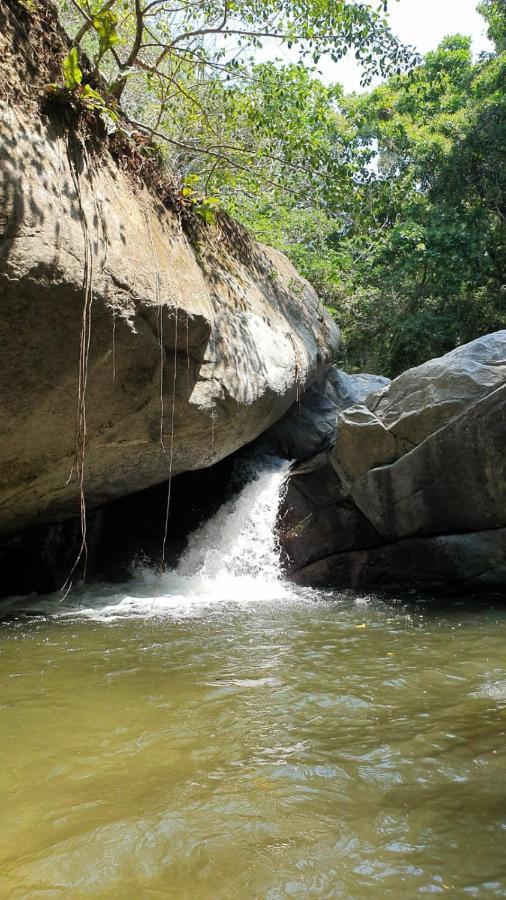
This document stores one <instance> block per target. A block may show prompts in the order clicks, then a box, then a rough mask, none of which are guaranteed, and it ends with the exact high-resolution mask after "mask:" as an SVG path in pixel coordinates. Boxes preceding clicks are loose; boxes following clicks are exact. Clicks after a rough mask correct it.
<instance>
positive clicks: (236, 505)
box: [16, 455, 293, 618]
mask: <svg viewBox="0 0 506 900" xmlns="http://www.w3.org/2000/svg"><path fill="white" fill-rule="evenodd" d="M289 467H290V462H289V461H286V460H281V459H278V458H277V457H273V456H265V455H264V456H250V457H245V458H244V459H243V460H241V461H240V462H239V464H238V468H237V470H236V473H235V479H236V483H238V484H239V485H240V488H239V489H238V490H237V491H236V493H235V494H234V496H233V497H232V498H231V499H229V500H227V501H226V502H225V503H224V504H223V505H222V506H221V507H220V509H219V510H218V511H217V512H216V513H215V515H214V516H213V517H212V518H211V519H209V521H207V522H205V523H204V524H203V525H202V526H201V527H200V528H198V529H197V530H196V531H195V532H194V533H193V534H192V535H191V536H190V538H189V541H188V546H187V548H186V550H185V552H184V553H183V556H182V557H181V559H180V561H179V564H178V566H177V568H176V569H174V570H167V571H166V572H164V573H163V574H160V573H159V572H157V571H155V570H153V569H152V568H151V567H149V566H138V567H136V569H135V572H134V578H133V579H132V581H130V582H128V583H127V584H125V585H123V586H122V589H121V590H119V589H118V586H117V585H115V586H107V587H106V586H104V585H100V586H90V587H87V588H86V590H85V591H84V593H83V591H82V590H79V589H78V588H77V589H76V590H75V591H74V592H73V594H71V595H70V596H69V597H68V598H66V599H65V601H64V602H63V603H62V602H61V597H59V596H57V595H54V596H51V597H49V598H45V599H44V600H42V599H41V598H37V599H34V602H33V605H32V604H31V603H30V604H29V605H27V604H26V601H24V602H23V604H22V610H23V611H24V612H25V611H33V612H37V613H46V614H51V613H53V614H59V615H75V614H77V615H80V616H91V617H94V618H104V617H106V618H111V617H114V616H121V615H138V616H149V615H163V614H164V613H170V611H172V612H175V613H181V614H191V613H193V612H197V611H198V610H201V609H202V608H203V607H207V606H211V605H215V604H220V603H223V602H224V601H225V602H233V603H238V604H240V603H248V602H251V601H255V602H261V601H262V600H280V599H284V598H290V597H292V596H293V594H292V590H291V588H290V587H289V586H288V585H287V584H286V583H285V582H284V581H283V578H282V575H281V571H280V563H279V553H278V547H277V543H276V535H275V522H276V516H277V512H278V507H279V501H280V497H281V492H282V490H283V486H284V484H285V482H286V476H287V473H288V469H289ZM16 607H17V609H19V608H20V607H19V605H18V604H16Z"/></svg>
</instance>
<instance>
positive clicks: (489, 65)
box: [59, 0, 506, 375]
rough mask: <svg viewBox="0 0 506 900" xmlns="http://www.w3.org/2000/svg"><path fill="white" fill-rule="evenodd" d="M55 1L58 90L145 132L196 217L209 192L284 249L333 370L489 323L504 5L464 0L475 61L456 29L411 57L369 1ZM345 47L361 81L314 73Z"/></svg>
mask: <svg viewBox="0 0 506 900" xmlns="http://www.w3.org/2000/svg"><path fill="white" fill-rule="evenodd" d="M59 5H60V7H61V11H62V16H63V21H64V24H65V26H66V28H67V31H68V33H69V34H70V36H71V38H72V40H73V49H72V51H71V52H70V54H69V56H68V57H67V59H66V60H65V63H64V72H63V77H64V80H65V84H66V86H67V88H68V89H71V90H72V89H74V88H78V89H79V91H81V93H83V99H84V101H85V102H86V103H88V104H89V105H90V106H91V107H95V108H96V109H97V111H98V112H100V114H102V115H103V116H104V118H106V119H107V120H108V127H110V128H113V129H114V128H116V127H126V128H129V129H136V130H138V131H140V132H141V133H143V134H146V135H148V136H149V139H150V141H151V142H152V143H153V144H154V145H155V146H156V147H157V151H158V152H159V153H160V155H161V156H162V158H163V163H164V165H166V166H167V167H168V169H170V170H171V171H173V172H175V173H176V174H177V175H178V176H179V178H180V183H181V190H182V192H183V193H184V194H185V195H186V196H187V197H189V198H190V199H191V198H192V197H195V198H198V200H199V204H200V209H201V212H202V214H203V215H204V217H205V218H207V219H208V221H209V222H210V223H212V217H213V209H214V208H215V207H216V206H217V205H221V206H223V207H224V208H226V209H227V210H228V211H230V212H231V213H232V214H233V215H234V216H235V217H236V218H238V219H239V220H240V221H242V222H243V223H244V224H245V225H246V226H247V227H248V228H249V229H250V231H251V232H252V233H253V234H254V235H255V236H256V237H257V238H258V239H260V240H262V241H264V242H266V243H270V244H272V245H274V246H276V247H278V248H280V249H281V250H283V251H285V252H286V253H287V254H288V255H289V256H290V257H291V258H292V260H293V261H294V263H295V265H296V266H297V267H298V269H299V271H300V272H301V273H302V274H303V275H305V276H306V277H307V278H308V279H309V280H310V281H311V282H312V283H313V284H314V286H315V288H316V289H317V291H318V292H319V294H320V296H321V297H322V299H323V301H324V302H325V304H326V305H327V306H328V307H329V308H330V309H331V310H332V312H333V314H334V315H335V317H336V319H337V321H338V322H339V324H340V325H341V327H342V329H343V336H344V339H345V341H344V350H343V358H342V360H341V362H342V363H343V364H344V365H345V366H346V367H347V368H348V369H350V370H355V371H356V370H362V371H365V370H367V371H372V372H381V373H384V374H387V375H395V374H397V373H398V372H400V371H402V370H403V369H405V368H407V367H408V366H412V365H416V364H418V363H420V362H422V361H423V360H425V359H428V358H430V357H432V356H437V355H439V354H441V353H444V352H446V351H447V350H450V349H452V348H453V347H455V346H456V345H458V344H460V343H464V342H466V341H468V340H471V339H473V338H474V337H477V336H478V335H480V334H483V333H486V332H489V331H492V330H495V329H497V328H500V327H504V326H505V324H506V312H505V295H506V287H505V259H506V200H505V195H506V194H505V188H506V168H505V153H506V4H504V2H503V0H483V2H482V3H481V4H480V7H479V8H480V11H481V14H482V15H483V16H484V18H485V20H486V23H487V27H488V34H489V37H490V39H491V41H492V44H493V50H492V51H491V52H489V53H485V54H482V55H481V56H480V58H479V59H473V55H472V52H471V44H470V39H469V38H467V37H465V36H462V35H459V34H454V35H451V36H448V37H447V38H445V39H444V40H443V41H442V42H441V44H440V45H439V47H438V48H437V49H436V50H435V51H433V52H431V53H429V54H427V56H426V57H425V58H424V59H420V58H419V57H418V56H417V54H416V53H415V51H414V50H413V48H410V47H404V46H402V45H401V44H400V42H399V41H398V40H397V39H396V38H395V36H394V35H393V34H392V33H391V31H390V29H389V26H388V18H387V12H388V2H387V0H385V2H383V0H382V2H368V3H366V2H353V0H205V2H203V0H106V2H105V3H104V2H102V0H59ZM280 46H283V47H286V48H288V49H289V50H290V53H291V57H293V62H290V63H288V64H287V63H286V62H284V63H282V62H280V61H277V60H276V55H277V51H278V48H279V47H280ZM350 48H351V50H352V51H353V52H354V53H355V55H356V58H357V60H358V61H359V62H360V64H361V66H362V71H363V84H364V86H365V87H366V86H367V85H368V84H369V83H370V81H371V78H372V76H373V75H378V74H380V75H381V76H382V77H383V81H382V83H381V85H380V86H379V87H375V88H374V89H369V90H366V91H364V92H363V93H357V94H352V95H345V94H344V92H343V90H342V88H341V87H340V85H338V84H334V85H328V84H325V83H324V82H323V81H322V79H321V77H320V76H319V72H318V65H319V62H320V61H321V59H322V58H323V57H324V56H329V57H330V58H331V59H333V60H337V59H339V58H341V57H342V56H343V55H344V54H345V53H346V52H348V51H349V50H350ZM266 56H267V57H272V59H269V61H267V62H265V61H259V59H265V58H266ZM85 58H86V60H87V65H88V73H90V72H91V75H90V74H88V75H87V76H86V78H84V79H83V72H82V61H83V60H84V59H85ZM84 82H86V84H85V83H84ZM118 122H119V123H121V126H119V125H118Z"/></svg>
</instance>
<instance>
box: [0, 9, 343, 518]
mask: <svg viewBox="0 0 506 900" xmlns="http://www.w3.org/2000/svg"><path fill="white" fill-rule="evenodd" d="M37 8H38V9H39V12H38V13H37V14H36V15H35V16H34V17H32V19H31V18H30V14H29V13H28V12H27V11H26V10H25V9H24V8H23V7H22V6H21V5H19V4H16V3H14V2H12V0H8V2H6V3H3V4H2V6H1V8H0V165H1V166H2V185H1V188H0V228H1V236H0V296H1V306H0V342H1V346H2V355H1V358H0V392H1V399H0V430H1V433H2V441H1V444H0V472H1V476H0V534H2V533H3V534H5V533H12V532H17V531H20V530H22V529H25V528H26V527H28V526H32V525H34V524H36V523H39V522H43V521H58V520H62V519H64V518H66V517H69V516H73V515H75V514H76V513H77V512H78V509H79V497H80V481H81V474H82V472H83V471H84V492H85V497H86V503H87V506H88V508H90V509H91V508H93V507H95V506H97V505H99V504H101V503H103V502H105V501H108V500H110V499H113V498H116V497H119V496H122V495H124V494H127V493H130V492H133V491H137V490H140V489H143V488H146V487H148V486H150V485H153V484H156V483H159V482H162V481H164V480H166V479H167V478H168V477H169V476H170V475H175V474H177V473H179V472H183V471H187V470H192V469H197V468H202V467H207V466H209V465H211V464H213V463H214V462H216V461H217V460H219V459H221V458H223V457H225V456H226V455H228V454H230V453H232V452H233V451H235V450H236V449H237V448H239V447H240V446H242V445H243V444H246V443H247V442H249V441H251V440H253V439H254V438H256V437H257V436H258V435H259V434H260V433H261V432H263V431H264V430H265V429H266V428H267V427H268V426H270V425H271V424H272V423H273V422H275V421H276V420H277V419H278V418H280V416H282V415H283V413H284V412H285V411H286V410H287V409H288V408H289V407H290V405H291V404H292V403H293V402H294V400H295V399H296V397H297V393H298V392H299V391H300V390H303V389H304V387H305V386H306V385H307V384H309V383H310V382H311V381H312V380H313V379H314V378H316V377H318V375H319V374H321V373H322V372H323V371H324V370H325V369H326V368H327V367H328V365H329V364H330V362H331V359H332V355H333V352H334V350H335V348H336V346H337V343H338V329H337V327H336V326H335V324H334V323H333V322H332V320H331V318H330V317H329V316H328V315H327V313H326V312H325V310H324V309H323V307H322V305H321V304H320V302H319V301H318V298H317V296H316V294H315V292H314V291H313V290H312V288H311V287H310V285H309V284H308V283H307V282H306V281H304V280H303V279H302V278H300V277H299V275H298V274H297V272H296V271H295V269H294V268H293V266H292V265H291V264H290V263H289V262H288V260H287V259H286V258H285V257H284V256H282V254H280V253H278V252H276V251H274V250H271V249H269V248H267V247H263V246H261V245H259V244H257V243H255V242H254V241H252V240H251V239H250V238H249V236H248V235H247V233H246V232H245V231H244V229H242V228H241V227H240V226H238V225H237V224H235V223H234V222H232V221H231V220H230V219H229V218H228V217H226V216H225V215H220V216H219V217H218V221H217V223H216V225H214V226H205V225H203V224H202V225H200V226H198V225H197V224H196V225H195V227H194V228H193V230H192V231H188V229H186V230H185V229H184V228H183V227H182V224H181V221H180V219H179V218H178V216H177V215H176V214H175V213H174V212H172V211H171V210H170V209H168V208H166V206H165V205H164V204H163V203H162V202H161V201H160V199H158V198H157V197H156V196H155V195H154V194H153V192H152V191H151V190H148V189H147V187H146V186H145V185H144V184H143V183H142V181H141V180H139V179H138V178H136V176H135V172H132V171H130V168H129V165H128V160H127V162H126V163H125V165H123V166H120V165H118V162H117V160H116V159H115V158H113V156H112V155H111V153H110V152H109V151H108V150H107V147H106V146H105V139H104V141H103V142H102V144H100V142H99V141H98V140H97V136H96V134H92V133H91V134H90V133H88V132H87V131H86V127H84V128H83V129H82V130H81V132H80V133H79V132H78V131H77V130H76V128H75V127H74V126H69V124H68V118H67V117H66V114H65V111H63V112H58V111H57V110H54V109H53V111H52V113H51V114H49V113H47V112H46V114H45V115H42V114H41V112H40V108H39V98H40V89H41V87H42V82H44V81H51V80H54V79H55V77H56V76H55V72H54V71H53V72H52V71H51V61H52V60H54V61H55V64H57V66H58V67H59V66H60V63H61V58H62V52H63V50H64V43H65V42H64V38H63V37H62V35H61V32H60V30H59V28H58V25H57V23H55V21H54V13H53V10H52V8H51V5H50V4H49V3H47V2H43V3H42V4H37ZM44 42H45V43H44ZM80 361H81V362H80ZM76 410H77V426H76ZM76 432H77V447H78V452H77V460H76ZM83 448H84V453H83ZM83 463H84V467H83Z"/></svg>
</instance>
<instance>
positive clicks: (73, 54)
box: [62, 47, 83, 91]
mask: <svg viewBox="0 0 506 900" xmlns="http://www.w3.org/2000/svg"><path fill="white" fill-rule="evenodd" d="M62 69H63V76H64V79H65V87H66V88H68V90H69V91H73V90H74V88H75V87H77V85H78V84H81V81H82V80H83V73H82V70H81V69H80V67H79V54H78V52H77V47H72V50H71V51H70V52H69V53H68V54H67V56H66V57H65V59H64V60H63V64H62Z"/></svg>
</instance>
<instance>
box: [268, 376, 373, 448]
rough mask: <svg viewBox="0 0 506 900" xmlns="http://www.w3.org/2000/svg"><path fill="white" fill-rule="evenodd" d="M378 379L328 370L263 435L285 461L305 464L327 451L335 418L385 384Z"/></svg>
mask: <svg viewBox="0 0 506 900" xmlns="http://www.w3.org/2000/svg"><path fill="white" fill-rule="evenodd" d="M389 383H390V382H389V379H388V378H383V377H382V376H381V375H348V374H347V372H343V371H341V370H340V369H337V368H335V367H332V368H331V369H329V370H328V371H327V372H325V374H324V375H322V376H321V378H319V379H318V380H317V381H315V382H314V383H313V384H311V385H310V386H309V387H308V388H307V390H305V391H303V392H301V395H300V396H299V397H298V399H297V402H296V403H294V404H293V406H292V407H291V408H290V409H289V410H288V412H287V413H285V415H284V416H283V417H282V418H281V419H280V420H279V422H276V424H275V425H273V426H272V427H271V428H269V430H268V431H267V432H266V434H265V440H266V442H267V443H269V444H270V445H271V447H272V449H273V450H274V452H276V453H278V454H279V455H280V456H284V457H286V459H299V460H305V459H309V458H310V457H312V456H314V455H315V454H317V453H322V452H324V451H325V450H329V449H330V448H331V447H332V444H333V443H334V441H335V438H336V425H337V417H338V414H339V413H340V412H341V411H342V410H344V409H347V407H349V406H351V405H352V404H354V403H358V402H360V401H362V400H364V399H365V397H367V395H368V394H370V393H371V392H372V391H378V390H382V389H383V388H384V387H386V386H387V385H388V384H389Z"/></svg>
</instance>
